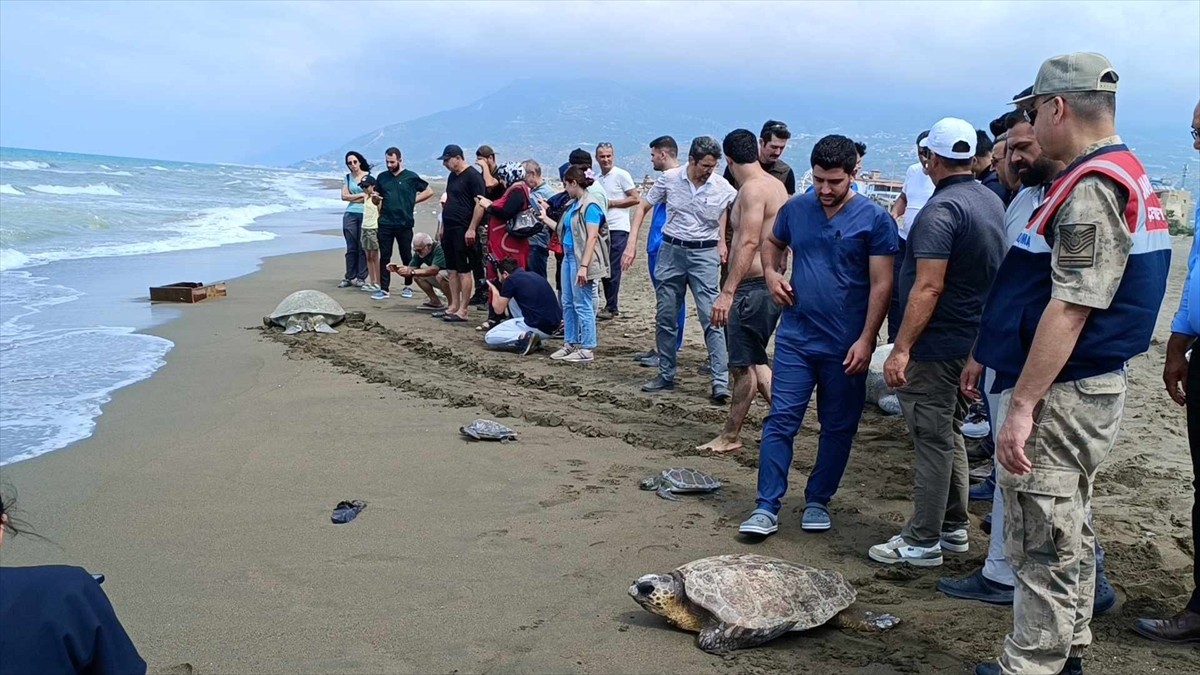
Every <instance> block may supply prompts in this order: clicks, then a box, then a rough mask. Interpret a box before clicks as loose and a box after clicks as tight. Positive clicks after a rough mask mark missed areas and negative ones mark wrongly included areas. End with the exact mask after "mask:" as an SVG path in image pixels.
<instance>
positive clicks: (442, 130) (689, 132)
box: [292, 79, 1200, 187]
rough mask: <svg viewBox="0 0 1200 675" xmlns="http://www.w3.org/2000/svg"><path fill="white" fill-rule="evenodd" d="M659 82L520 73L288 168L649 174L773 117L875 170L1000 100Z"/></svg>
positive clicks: (899, 164) (1180, 159)
mask: <svg viewBox="0 0 1200 675" xmlns="http://www.w3.org/2000/svg"><path fill="white" fill-rule="evenodd" d="M735 87H736V85H726V86H725V88H724V89H714V88H711V87H695V86H687V85H676V84H663V85H660V86H655V87H648V86H642V85H630V84H620V83H616V82H611V81H607V80H599V79H576V80H569V79H567V80H561V79H540V80H536V81H535V80H533V79H519V80H516V81H513V82H511V83H509V84H508V85H506V86H504V87H502V88H501V89H499V90H498V91H495V92H494V93H491V94H488V95H486V96H484V97H482V98H480V99H479V100H477V101H474V102H472V103H470V104H469V105H465V106H462V107H459V108H454V109H450V110H445V111H442V112H438V113H434V114H431V115H426V116H424V117H420V118H417V119H413V120H409V121H404V122H398V123H396V124H390V125H388V126H385V127H382V128H379V129H375V130H372V131H369V132H368V133H365V134H363V135H361V136H358V137H356V138H353V139H351V140H349V141H347V142H346V143H344V144H342V145H340V146H338V147H337V148H333V149H331V150H330V151H328V152H325V153H323V154H321V155H318V156H316V157H312V158H309V159H305V160H303V161H300V162H297V163H295V164H293V165H292V166H293V167H294V168H298V169H302V170H310V171H320V172H328V171H342V170H344V157H345V154H346V152H347V151H349V150H357V151H358V152H361V153H362V154H363V155H364V156H366V158H367V160H368V161H370V162H371V163H372V164H375V163H378V164H379V165H381V166H382V164H383V156H384V151H385V150H386V149H387V148H388V147H390V146H396V147H399V148H400V149H401V151H402V153H403V157H404V164H405V167H407V168H409V169H412V170H414V171H416V172H418V173H420V174H422V175H426V176H440V175H443V174H445V169H444V168H443V167H442V165H441V162H440V161H439V160H438V159H437V157H438V156H439V155H440V154H441V152H442V148H443V147H445V146H446V145H447V144H449V143H454V144H457V145H460V146H462V148H463V150H464V153H465V155H466V157H467V160H468V161H473V160H474V150H475V149H476V148H477V147H479V146H480V145H484V144H486V145H490V146H492V148H494V149H495V151H496V154H497V157H498V159H499V160H500V161H501V162H509V161H520V160H523V159H528V158H533V159H536V160H538V161H539V162H540V163H541V164H542V165H543V167H545V168H546V172H547V174H548V175H549V176H551V177H553V176H554V175H555V173H556V172H555V171H554V170H552V168H554V169H556V168H557V167H558V165H559V164H561V163H563V162H565V161H566V159H567V155H568V153H570V151H571V150H572V149H574V148H584V149H585V150H588V151H589V152H593V151H594V149H595V147H596V144H597V143H598V142H609V143H612V144H613V146H614V149H615V151H616V159H617V165H618V166H621V167H623V168H625V169H627V170H628V171H629V172H630V173H631V174H633V176H634V179H635V180H640V179H641V177H642V176H643V175H647V174H652V173H653V171H652V169H651V166H650V158H649V148H648V143H649V142H650V140H652V139H654V138H656V137H658V136H661V135H663V134H670V135H672V136H673V137H674V138H675V140H676V141H678V142H679V145H680V154H681V157H682V156H685V155H686V153H687V147H688V144H689V143H690V141H691V139H692V138H694V137H695V136H699V135H711V136H715V137H717V138H718V139H720V138H721V137H722V136H724V134H725V133H727V132H729V131H730V130H732V129H735V128H739V127H741V128H747V129H750V130H751V131H754V132H755V133H758V131H759V129H761V127H762V123H763V122H764V121H765V120H767V119H777V120H783V121H785V122H787V123H788V126H789V128H790V129H791V131H792V140H791V143H790V144H789V147H788V150H787V151H786V153H785V155H784V160H785V161H787V162H789V163H790V164H792V165H793V166H794V167H795V168H796V169H797V173H798V174H801V173H804V171H805V170H807V163H808V162H807V157H808V153H809V152H810V151H811V148H812V145H813V143H815V142H816V141H817V140H818V139H819V138H820V137H822V136H824V135H826V134H830V133H840V134H844V135H846V136H849V137H851V138H854V139H855V140H858V141H863V142H865V143H867V146H868V151H867V156H866V158H865V159H864V162H863V169H864V171H867V170H871V169H878V170H880V171H881V172H882V173H883V174H884V175H885V176H893V177H895V176H902V175H903V173H904V170H905V168H906V167H907V166H908V165H909V164H911V163H912V162H913V161H915V156H914V145H913V143H914V141H915V139H916V135H917V133H918V132H919V131H920V130H921V129H924V128H928V125H929V124H931V123H932V122H933V121H935V120H937V119H938V118H939V117H942V116H944V115H945V114H946V112H947V111H948V110H949V111H952V112H953V113H954V114H956V115H959V116H962V117H964V118H965V119H968V120H970V121H972V122H973V123H974V124H975V125H976V126H978V127H980V128H986V127H987V123H988V121H990V120H991V119H992V118H994V117H996V116H998V115H1000V114H1001V113H1003V112H1004V111H1005V109H1004V107H1003V106H1001V105H993V104H992V102H991V101H987V102H967V104H966V105H961V102H955V104H953V105H947V104H946V103H944V102H937V101H928V100H924V99H921V98H920V97H917V98H915V99H914V100H906V101H903V102H897V101H896V100H894V99H892V98H891V97H889V96H886V95H885V94H883V93H882V92H871V91H862V90H861V89H860V88H855V87H847V88H846V89H845V91H844V92H842V93H839V94H834V95H832V96H831V95H830V94H828V93H825V94H822V95H821V96H820V97H816V96H813V95H811V93H810V92H806V91H804V90H802V89H800V90H788V91H772V92H766V95H764V92H762V91H739V90H737V89H736V88H735ZM1122 131H1123V133H1124V134H1125V139H1126V142H1128V143H1129V144H1130V145H1131V146H1133V147H1134V148H1135V150H1137V151H1138V152H1139V154H1140V155H1141V157H1142V159H1143V161H1144V162H1145V163H1146V166H1147V168H1148V169H1149V170H1150V173H1151V175H1153V176H1156V177H1163V178H1166V179H1167V181H1168V182H1172V183H1178V182H1179V174H1180V170H1181V168H1182V167H1183V166H1184V165H1185V164H1187V163H1189V162H1190V163H1192V164H1195V162H1196V159H1195V153H1194V152H1193V151H1192V150H1191V149H1190V143H1188V142H1184V141H1189V140H1190V139H1183V140H1179V139H1176V138H1174V135H1173V134H1171V133H1170V132H1167V131H1164V130H1157V129H1150V130H1146V129H1142V130H1139V129H1138V128H1136V127H1134V128H1127V127H1123V128H1122ZM1196 169H1197V167H1196V166H1193V167H1192V170H1191V172H1190V175H1189V176H1188V179H1187V183H1188V185H1187V186H1185V187H1192V186H1194V184H1195V179H1196V178H1197V174H1200V171H1197V170H1196Z"/></svg>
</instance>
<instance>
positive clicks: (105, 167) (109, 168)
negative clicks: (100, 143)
mask: <svg viewBox="0 0 1200 675" xmlns="http://www.w3.org/2000/svg"><path fill="white" fill-rule="evenodd" d="M100 168H101V169H104V170H105V171H112V170H113V168H112V167H111V166H108V165H107V164H101V165H100Z"/></svg>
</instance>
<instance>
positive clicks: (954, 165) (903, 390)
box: [868, 117, 1005, 567]
mask: <svg viewBox="0 0 1200 675" xmlns="http://www.w3.org/2000/svg"><path fill="white" fill-rule="evenodd" d="M976 138H977V136H976V133H975V127H974V126H972V125H971V124H970V123H968V122H966V121H965V120H961V119H956V118H953V117H947V118H945V119H942V120H939V121H938V122H937V124H934V125H933V127H931V128H930V130H929V136H928V137H926V138H925V139H924V141H923V143H924V147H926V148H928V149H929V153H930V154H929V163H928V165H927V166H928V173H929V177H930V179H932V180H933V182H934V185H935V186H936V187H935V188H934V191H933V196H932V197H930V198H929V201H928V202H926V203H925V207H924V208H922V209H921V212H920V213H919V214H918V215H917V219H916V221H915V222H914V223H913V225H912V228H911V229H910V230H909V232H908V245H907V246H906V247H905V251H904V262H903V268H902V270H901V272H900V286H901V289H900V297H901V302H902V303H904V320H903V321H902V322H901V324H900V332H899V334H898V335H897V336H896V342H895V344H894V346H893V347H892V353H891V355H890V356H888V359H887V361H886V362H885V363H884V366H883V376H884V379H885V380H886V381H887V384H888V386H889V387H892V388H893V389H896V390H897V392H896V393H897V395H898V397H899V399H900V408H901V410H902V412H903V413H904V419H905V421H906V422H907V423H908V427H909V429H910V431H911V432H912V437H913V446H914V448H915V450H916V457H915V462H914V487H913V515H912V518H910V519H909V521H908V523H907V524H906V525H905V526H904V529H903V530H902V531H901V533H900V534H898V535H896V536H895V537H892V538H891V539H890V540H888V541H886V542H884V543H882V544H878V545H876V546H872V547H871V549H870V551H869V553H868V554H869V556H870V557H871V559H872V560H875V561H876V562H882V563H886V564H895V563H901V562H907V563H910V564H912V565H916V566H919V567H936V566H939V565H941V564H942V549H947V550H949V551H952V552H955V553H964V552H966V551H967V546H968V545H967V523H968V520H967V488H968V485H969V477H968V466H967V449H966V445H965V443H964V442H963V438H962V431H961V430H962V421H963V417H964V414H965V412H966V410H965V408H964V406H963V405H962V403H961V402H960V399H959V396H958V380H959V375H960V374H961V373H962V370H963V366H964V365H966V362H967V356H968V355H970V353H971V346H972V345H973V344H974V342H975V337H976V333H977V332H978V330H979V317H980V314H982V312H983V302H984V299H985V298H986V297H987V292H988V288H989V287H991V284H992V278H993V277H994V276H995V274H996V270H997V269H998V268H999V267H1000V261H1001V260H1002V259H1003V258H1004V249H1005V243H1004V204H1003V203H1002V202H1001V201H1000V198H999V197H997V196H996V194H995V193H994V192H992V191H991V190H989V189H987V188H986V187H984V186H983V185H982V184H980V183H979V182H978V181H976V180H975V175H974V173H972V171H971V163H972V160H973V159H974V157H975V143H976Z"/></svg>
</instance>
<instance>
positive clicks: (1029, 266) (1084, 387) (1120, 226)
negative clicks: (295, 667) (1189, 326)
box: [975, 53, 1171, 675]
mask: <svg viewBox="0 0 1200 675" xmlns="http://www.w3.org/2000/svg"><path fill="white" fill-rule="evenodd" d="M1116 91H1117V74H1116V72H1115V71H1114V70H1113V68H1112V65H1111V64H1110V63H1109V62H1108V59H1106V58H1104V57H1103V56H1101V55H1099V54H1089V53H1076V54H1067V55H1064V56H1057V57H1054V58H1052V59H1049V60H1047V61H1046V62H1045V63H1043V64H1042V67H1041V69H1040V70H1039V71H1038V75H1037V79H1036V81H1035V82H1034V86H1033V91H1032V94H1031V95H1030V96H1028V97H1027V98H1025V99H1023V100H1021V101H1019V102H1018V104H1019V105H1020V106H1021V107H1022V109H1023V110H1024V111H1025V114H1026V116H1027V118H1028V119H1029V120H1030V122H1031V123H1032V124H1033V126H1034V132H1035V134H1036V135H1037V140H1038V143H1039V145H1041V147H1042V151H1043V153H1044V154H1045V155H1046V156H1047V157H1049V158H1050V159H1054V160H1058V161H1062V162H1065V163H1066V164H1067V167H1066V169H1065V170H1064V171H1063V172H1062V173H1061V174H1060V175H1059V176H1058V177H1057V178H1056V179H1055V181H1054V183H1053V184H1052V185H1051V187H1050V189H1049V190H1048V191H1047V194H1046V197H1045V199H1044V201H1043V203H1042V206H1041V207H1040V208H1039V209H1038V210H1037V211H1036V212H1035V213H1034V214H1033V217H1032V218H1031V219H1030V221H1029V224H1028V225H1026V227H1025V230H1024V231H1023V232H1021V233H1020V235H1019V236H1018V237H1017V241H1016V243H1015V244H1014V245H1013V247H1012V248H1011V249H1010V251H1009V253H1008V255H1007V257H1006V258H1005V260H1004V263H1003V264H1002V265H1001V267H1000V271H999V272H998V273H997V276H996V281H995V284H994V285H993V287H992V291H991V294H990V296H989V298H988V301H987V307H986V309H985V311H984V316H983V319H982V322H981V327H980V331H979V336H980V337H979V343H978V345H977V346H976V351H975V357H976V360H977V361H979V362H980V363H982V364H984V365H985V366H988V367H990V368H992V369H994V370H995V371H996V382H995V386H994V389H993V391H999V392H1000V394H1001V398H1000V410H999V411H998V414H997V419H996V424H998V425H1000V433H999V434H998V436H997V444H996V458H997V461H998V462H999V464H1000V468H999V470H998V475H997V477H998V482H999V485H1000V488H1001V490H1002V491H1003V494H1004V503H1005V523H1004V538H1005V554H1006V556H1007V558H1008V561H1009V563H1010V564H1011V565H1012V567H1013V569H1014V571H1015V573H1016V585H1015V590H1014V604H1013V630H1012V632H1011V633H1009V635H1008V637H1006V638H1005V641H1004V648H1003V652H1002V653H1001V656H1000V659H999V663H998V664H997V663H986V664H981V665H979V666H977V667H976V669H975V672H976V674H977V675H990V674H992V673H1005V674H1013V673H1022V674H1029V675H1039V674H1045V675H1051V674H1053V673H1082V672H1083V665H1082V657H1083V653H1084V650H1085V649H1086V648H1087V646H1088V645H1089V644H1091V640H1092V636H1091V630H1090V628H1089V624H1090V622H1091V618H1092V601H1093V593H1094V586H1095V580H1096V557H1095V534H1094V532H1093V531H1092V527H1091V525H1090V523H1089V522H1088V519H1087V517H1086V513H1087V510H1088V507H1089V505H1090V502H1091V496H1092V487H1093V483H1094V481H1095V477H1096V473H1097V471H1098V470H1099V468H1100V464H1101V463H1102V462H1103V461H1104V459H1105V458H1106V457H1107V456H1108V453H1109V451H1110V450H1111V449H1112V447H1113V443H1114V442H1115V440H1116V435H1117V429H1118V427H1119V425H1120V421H1121V415H1122V412H1123V409H1124V404H1125V387H1126V384H1125V362H1126V361H1128V360H1129V359H1130V358H1132V357H1133V356H1135V355H1137V354H1140V353H1142V352H1144V351H1146V349H1148V348H1149V345H1150V336H1151V333H1152V332H1153V330H1154V322H1155V319H1156V318H1157V315H1158V308H1159V305H1160V304H1161V303H1162V298H1163V293H1164V291H1165V289H1166V277H1167V270H1168V267H1169V265H1170V255H1171V252H1170V245H1171V244H1170V237H1169V236H1168V234H1167V225H1166V221H1165V220H1164V218H1163V212H1162V207H1161V204H1159V202H1158V199H1157V197H1155V196H1154V194H1153V192H1152V191H1151V190H1150V189H1149V188H1150V183H1149V179H1148V178H1147V177H1146V175H1145V169H1144V168H1143V167H1142V165H1141V163H1140V162H1139V161H1138V160H1137V158H1136V157H1134V155H1133V154H1132V153H1131V152H1130V151H1129V149H1128V148H1126V147H1125V146H1124V145H1123V144H1122V143H1121V139H1120V138H1119V137H1118V136H1117V135H1116V129H1115V125H1114V115H1115V110H1116Z"/></svg>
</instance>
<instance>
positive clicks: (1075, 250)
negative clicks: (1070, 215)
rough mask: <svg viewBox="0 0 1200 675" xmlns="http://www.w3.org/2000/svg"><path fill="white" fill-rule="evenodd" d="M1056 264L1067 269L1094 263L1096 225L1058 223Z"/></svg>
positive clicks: (1079, 267)
mask: <svg viewBox="0 0 1200 675" xmlns="http://www.w3.org/2000/svg"><path fill="white" fill-rule="evenodd" d="M1056 234H1057V235H1058V236H1057V237H1056V238H1057V239H1058V266H1059V267H1063V268H1067V269H1081V268H1088V267H1091V266H1092V265H1095V264H1096V225H1095V224H1093V223H1084V224H1080V225H1059V226H1058V228H1057V232H1056Z"/></svg>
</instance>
